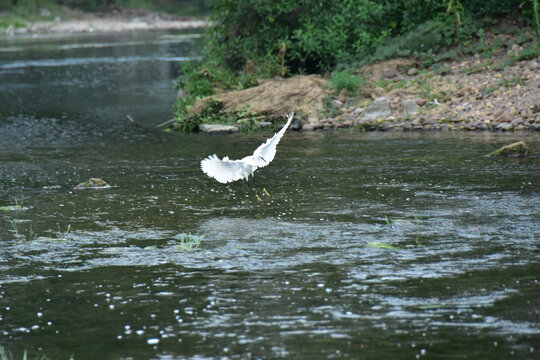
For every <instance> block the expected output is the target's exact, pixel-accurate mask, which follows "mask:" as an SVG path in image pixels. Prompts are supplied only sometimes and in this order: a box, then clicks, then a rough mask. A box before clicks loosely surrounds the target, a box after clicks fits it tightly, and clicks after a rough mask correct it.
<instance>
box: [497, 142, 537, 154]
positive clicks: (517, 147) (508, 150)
mask: <svg viewBox="0 0 540 360" xmlns="http://www.w3.org/2000/svg"><path fill="white" fill-rule="evenodd" d="M529 152H530V149H529V147H528V146H527V144H525V142H524V141H518V142H515V143H513V144H509V145H506V146H503V147H501V148H499V149H497V150H495V151H493V152H491V153H489V154H487V155H486V156H489V157H491V156H502V157H526V156H527V154H528V153H529Z"/></svg>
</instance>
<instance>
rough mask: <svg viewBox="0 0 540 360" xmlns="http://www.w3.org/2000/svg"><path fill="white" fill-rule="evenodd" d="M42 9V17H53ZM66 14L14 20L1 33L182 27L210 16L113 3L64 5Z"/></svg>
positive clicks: (202, 23) (195, 25)
mask: <svg viewBox="0 0 540 360" xmlns="http://www.w3.org/2000/svg"><path fill="white" fill-rule="evenodd" d="M47 12H48V10H47V9H43V14H42V15H43V16H42V18H50V14H48V13H47ZM63 13H64V14H66V15H65V16H64V17H60V16H56V17H54V18H53V19H48V20H40V19H38V20H36V21H33V22H29V21H25V22H19V23H17V22H15V23H14V24H10V25H8V26H7V27H5V28H4V29H0V36H13V35H26V34H31V35H34V34H36V35H37V34H62V33H82V32H119V31H141V30H179V29H191V28H202V27H205V26H207V24H208V20H207V18H197V17H179V16H173V15H169V14H166V13H161V12H154V11H149V10H144V9H133V8H122V7H116V6H115V7H111V8H109V9H107V10H106V11H102V12H95V13H88V12H82V11H78V10H73V9H67V8H65V9H63Z"/></svg>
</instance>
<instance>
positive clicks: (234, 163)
mask: <svg viewBox="0 0 540 360" xmlns="http://www.w3.org/2000/svg"><path fill="white" fill-rule="evenodd" d="M201 169H202V171H203V172H204V173H205V174H206V175H208V176H210V177H213V178H214V179H216V180H217V181H219V182H220V183H223V184H225V183H228V182H232V181H236V180H240V179H241V178H243V177H244V175H243V174H242V169H243V165H242V163H241V162H240V161H238V160H229V158H228V157H227V156H225V157H224V158H223V160H220V159H219V158H218V157H217V156H216V155H215V154H214V155H210V156H209V157H207V158H206V159H204V160H202V161H201Z"/></svg>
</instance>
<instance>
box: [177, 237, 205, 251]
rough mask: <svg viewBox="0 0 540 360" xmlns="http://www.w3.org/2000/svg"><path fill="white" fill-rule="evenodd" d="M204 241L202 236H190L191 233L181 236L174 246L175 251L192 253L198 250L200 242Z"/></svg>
mask: <svg viewBox="0 0 540 360" xmlns="http://www.w3.org/2000/svg"><path fill="white" fill-rule="evenodd" d="M203 239H204V235H197V234H195V235H192V234H191V233H188V234H187V235H186V234H182V237H181V238H180V241H179V242H178V243H177V244H176V249H178V250H182V251H194V250H196V249H198V248H199V245H201V242H202V241H203Z"/></svg>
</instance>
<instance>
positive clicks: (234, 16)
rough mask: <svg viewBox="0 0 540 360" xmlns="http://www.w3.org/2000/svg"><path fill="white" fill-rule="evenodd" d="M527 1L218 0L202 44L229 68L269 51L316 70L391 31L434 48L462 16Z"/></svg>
mask: <svg viewBox="0 0 540 360" xmlns="http://www.w3.org/2000/svg"><path fill="white" fill-rule="evenodd" d="M531 4H532V2H531V3H530V4H529V3H528V2H524V1H523V0H447V1H442V0H393V1H379V0H339V1H338V0H278V1H272V2H269V1H265V0H218V1H216V3H215V15H214V17H213V23H214V25H215V26H214V27H213V29H212V32H211V33H210V38H211V42H210V43H209V47H210V52H211V53H212V55H213V56H214V57H215V56H216V55H217V56H219V57H221V58H222V60H224V65H225V66H226V67H228V68H229V69H231V70H233V71H239V70H242V69H244V68H245V67H246V66H248V65H249V64H250V61H251V62H255V63H259V62H261V61H264V62H267V61H268V60H270V59H273V61H274V63H276V64H280V63H283V64H284V65H285V66H286V67H287V70H288V71H289V72H290V73H298V72H309V73H312V72H321V71H325V70H330V69H333V68H334V67H335V66H336V65H337V64H339V63H347V62H351V61H358V60H359V59H362V58H365V57H369V56H370V55H372V54H373V53H374V52H375V51H376V49H377V48H379V47H380V46H381V45H383V44H384V43H385V41H386V40H387V39H389V38H390V37H395V36H399V35H404V34H408V33H413V34H414V33H417V34H418V36H417V38H419V39H417V40H416V41H415V42H421V39H423V38H426V37H427V38H428V39H427V40H428V41H429V42H428V43H427V44H423V45H424V47H428V48H431V47H434V49H433V50H434V51H436V50H437V48H438V47H440V46H445V45H449V44H450V43H452V42H453V41H454V40H455V39H456V38H455V26H454V25H455V24H454V22H455V21H459V22H461V23H463V24H469V23H472V22H478V20H481V19H482V18H486V17H490V18H498V17H502V16H507V15H515V16H518V15H519V14H520V13H521V12H522V11H523V10H524V9H529V8H531V6H532V5H531ZM452 5H453V6H452ZM447 10H450V11H447ZM454 10H455V11H454ZM454 15H458V16H459V18H458V19H457V20H456V18H455V16H454ZM473 20H474V21H473ZM531 20H532V18H531ZM460 31H467V29H466V28H462V29H461V30H460ZM421 45H422V44H411V45H410V46H411V47H419V46H421ZM413 50H420V49H411V51H413ZM284 53H285V54H284ZM280 56H281V57H284V59H283V61H281V59H279V57H280Z"/></svg>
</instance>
